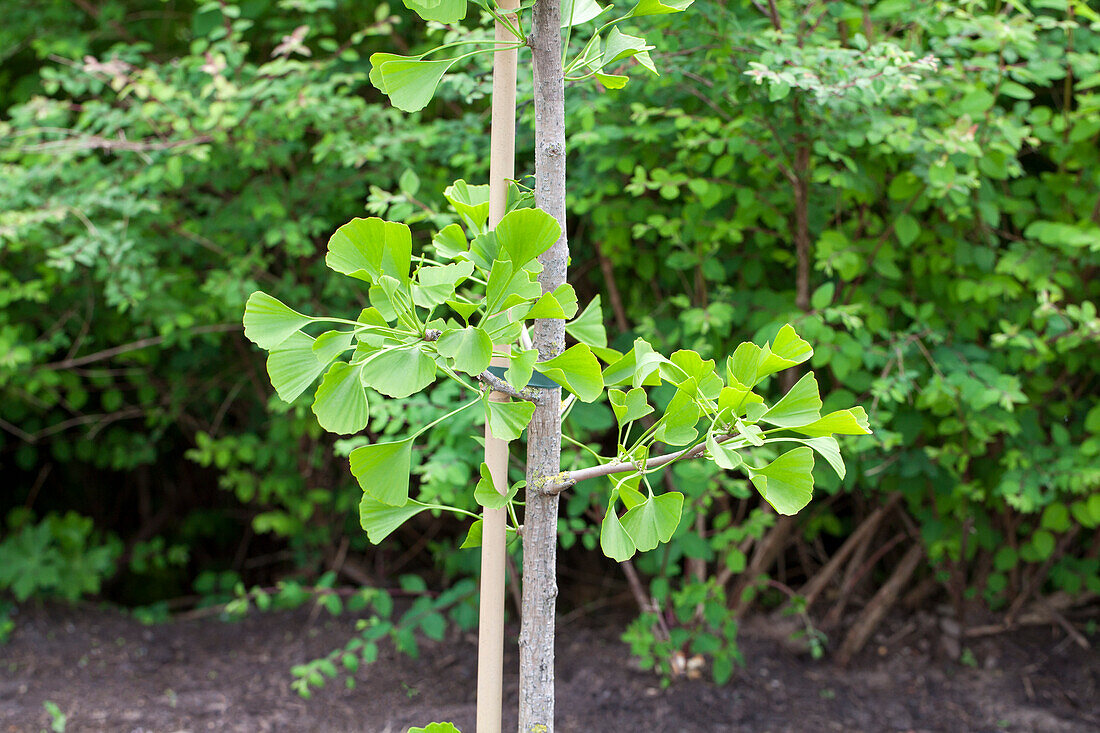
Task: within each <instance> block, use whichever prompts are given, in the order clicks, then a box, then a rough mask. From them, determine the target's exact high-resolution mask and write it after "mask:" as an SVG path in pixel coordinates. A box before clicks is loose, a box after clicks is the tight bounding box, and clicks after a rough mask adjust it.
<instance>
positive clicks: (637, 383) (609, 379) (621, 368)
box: [603, 339, 665, 387]
mask: <svg viewBox="0 0 1100 733" xmlns="http://www.w3.org/2000/svg"><path fill="white" fill-rule="evenodd" d="M664 360H665V358H664V357H663V356H661V355H660V354H658V353H656V352H655V351H654V350H653V347H652V346H650V345H649V342H647V341H645V340H644V339H635V340H634V347H633V348H632V349H631V350H630V351H628V352H626V354H624V355H623V356H622V358H620V359H618V360H617V361H615V362H613V363H612V364H610V365H609V366H608V367H607V369H604V372H603V379H604V382H605V383H606V384H608V385H619V384H631V385H632V386H634V387H642V386H656V385H658V384H660V383H661V380H660V376H659V375H658V374H657V369H658V367H660V365H661V362H662V361H664Z"/></svg>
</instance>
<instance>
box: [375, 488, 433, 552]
mask: <svg viewBox="0 0 1100 733" xmlns="http://www.w3.org/2000/svg"><path fill="white" fill-rule="evenodd" d="M428 508H429V507H428V505H427V504H421V503H420V502H419V501H413V500H412V499H409V500H408V501H407V502H405V504H404V505H403V506H391V505H389V504H384V503H382V502H380V501H378V500H377V499H375V498H374V497H373V496H371V495H370V494H366V493H364V494H363V498H362V499H361V500H360V502H359V525H360V526H361V527H362V528H363V529H364V530H366V532H367V539H369V540H370V541H371V542H372V543H374V544H376V545H377V544H378V543H380V542H381V541H382V540H384V539H386V537H388V536H389V535H390V534H391V533H392V532H393V531H394V530H395V529H397V528H398V527H400V526H401V525H402V524H404V523H405V522H407V521H408V520H409V519H411V518H413V517H415V516H416V515H417V514H419V513H420V512H422V511H424V510H425V509H428Z"/></svg>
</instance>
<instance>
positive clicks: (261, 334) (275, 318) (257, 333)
mask: <svg viewBox="0 0 1100 733" xmlns="http://www.w3.org/2000/svg"><path fill="white" fill-rule="evenodd" d="M312 321H313V319H312V318H310V317H309V316H305V315H302V314H301V313H299V312H298V311H296V310H294V309H293V308H291V307H289V306H287V305H284V304H283V303H282V302H281V301H280V300H278V299H277V298H273V297H272V296H270V295H268V294H267V293H265V292H262V291H260V290H257V291H256V292H254V293H252V295H250V296H248V302H247V303H245V306H244V335H245V336H246V337H247V338H248V339H249V340H250V341H251V342H252V343H254V344H256V345H257V346H259V347H260V348H261V349H267V350H268V351H270V350H271V349H273V348H275V347H276V346H278V345H279V344H281V343H282V342H284V341H286V340H287V339H288V338H290V335H291V334H292V333H294V332H295V331H297V330H298V329H300V328H301V327H302V326H305V325H306V324H308V323H311V322H312Z"/></svg>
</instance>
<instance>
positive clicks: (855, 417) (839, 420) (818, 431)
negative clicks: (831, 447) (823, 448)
mask: <svg viewBox="0 0 1100 733" xmlns="http://www.w3.org/2000/svg"><path fill="white" fill-rule="evenodd" d="M794 429H795V430H796V431H798V432H800V433H802V434H803V435H810V436H823V435H870V434H871V426H870V423H869V422H868V421H867V412H866V411H864V409H863V408H862V407H852V408H850V409H847V410H836V411H835V412H830V413H829V414H828V415H826V416H825V417H823V418H821V419H820V420H815V421H813V422H812V423H810V424H809V425H802V426H799V427H796V428H794Z"/></svg>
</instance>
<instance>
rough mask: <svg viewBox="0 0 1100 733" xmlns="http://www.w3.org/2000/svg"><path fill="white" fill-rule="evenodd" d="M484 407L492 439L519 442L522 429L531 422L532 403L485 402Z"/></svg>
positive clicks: (532, 413) (533, 405) (533, 408)
mask: <svg viewBox="0 0 1100 733" xmlns="http://www.w3.org/2000/svg"><path fill="white" fill-rule="evenodd" d="M485 405H486V411H487V413H488V414H487V416H486V417H487V419H488V421H489V429H490V430H491V431H492V433H493V437H494V438H499V439H500V440H519V436H521V435H522V434H523V430H524V428H526V427H527V424H528V423H529V422H531V416H532V415H534V414H535V404H534V403H533V402H524V401H512V402H494V401H492V400H487V401H486V402H485Z"/></svg>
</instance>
